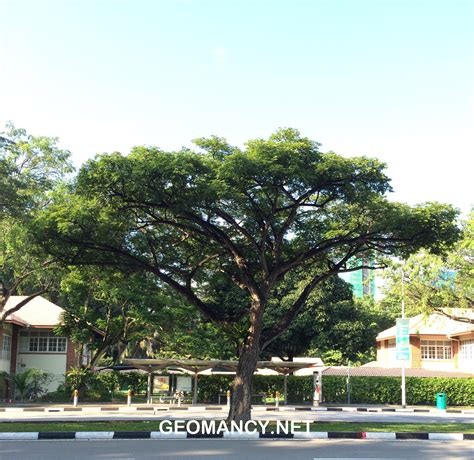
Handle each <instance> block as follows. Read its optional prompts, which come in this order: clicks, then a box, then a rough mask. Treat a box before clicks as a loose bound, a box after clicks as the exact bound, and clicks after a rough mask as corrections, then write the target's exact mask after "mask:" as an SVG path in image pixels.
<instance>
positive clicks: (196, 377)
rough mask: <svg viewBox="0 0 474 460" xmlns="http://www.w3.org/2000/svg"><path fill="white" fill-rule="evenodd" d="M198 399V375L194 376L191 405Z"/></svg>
mask: <svg viewBox="0 0 474 460" xmlns="http://www.w3.org/2000/svg"><path fill="white" fill-rule="evenodd" d="M197 399H198V373H197V372H196V373H195V374H194V393H193V404H197Z"/></svg>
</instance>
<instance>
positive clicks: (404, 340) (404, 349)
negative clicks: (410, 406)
mask: <svg viewBox="0 0 474 460" xmlns="http://www.w3.org/2000/svg"><path fill="white" fill-rule="evenodd" d="M396 358H397V360H398V361H401V362H402V407H403V408H405V407H406V406H407V401H406V379H405V365H406V362H407V361H409V360H410V320H409V319H408V318H405V282H404V273H403V270H402V317H401V318H397V336H396Z"/></svg>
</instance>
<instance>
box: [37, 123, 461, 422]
mask: <svg viewBox="0 0 474 460" xmlns="http://www.w3.org/2000/svg"><path fill="white" fill-rule="evenodd" d="M196 144H197V145H198V146H199V147H200V148H201V151H200V152H194V151H190V150H186V149H184V150H182V151H179V152H163V151H161V150H160V149H158V148H153V147H149V148H146V147H138V148H135V149H133V151H132V152H131V153H130V155H128V156H123V155H121V154H119V153H113V154H109V155H107V154H106V155H101V156H99V157H97V158H96V159H95V160H93V161H89V162H88V163H87V164H86V165H85V166H84V167H83V168H82V169H81V171H80V173H79V175H78V178H77V183H76V186H75V190H74V193H71V194H69V195H66V196H64V195H62V196H60V197H57V200H56V201H55V202H54V203H52V204H51V205H50V206H49V209H48V210H47V212H45V213H44V214H43V215H42V217H41V218H40V219H38V221H37V225H38V235H39V237H40V238H41V239H42V241H43V242H44V244H45V245H46V247H47V249H48V251H50V252H51V253H52V254H54V255H56V256H60V257H63V258H64V259H67V260H68V262H69V263H73V264H95V265H114V266H118V267H121V268H122V269H127V270H137V271H145V272H148V273H151V274H153V275H154V276H155V277H156V279H157V280H159V282H161V283H163V284H166V285H168V286H169V287H171V288H172V289H173V290H175V291H176V292H177V293H179V294H180V295H181V296H182V297H183V298H184V299H186V301H187V302H188V303H189V304H190V305H192V306H194V307H195V308H196V310H198V311H199V312H201V313H202V314H203V315H204V316H206V317H207V318H209V319H210V320H211V321H213V322H214V323H216V324H218V325H222V326H223V327H224V328H228V327H231V325H232V324H235V323H239V322H242V321H243V322H244V323H245V325H246V326H245V333H244V334H243V335H242V337H241V341H240V346H239V365H238V369H237V373H236V376H235V380H234V383H233V394H232V402H231V408H230V412H229V419H232V420H247V419H249V418H250V404H251V382H252V377H253V373H254V371H255V368H256V364H257V360H258V358H259V355H260V353H261V352H262V350H264V349H265V348H266V347H267V346H268V345H269V344H270V343H271V342H272V341H273V340H275V339H276V338H277V337H279V336H280V335H281V334H282V333H283V332H285V330H286V329H287V328H288V327H289V326H290V325H291V323H292V321H293V320H294V319H295V318H296V317H297V316H298V315H299V314H300V312H301V311H302V310H303V308H304V306H305V303H306V301H307V299H308V296H309V295H310V294H311V292H312V291H313V290H314V289H315V288H316V287H317V286H318V285H320V283H322V282H324V281H325V280H327V279H328V278H330V277H333V276H335V275H337V274H338V273H340V272H346V271H352V270H356V269H358V268H360V267H356V266H354V265H353V264H352V265H350V264H348V262H349V261H350V260H351V259H354V257H356V256H358V255H367V254H368V253H370V254H375V253H379V252H380V253H384V254H398V255H401V256H407V255H408V254H410V253H411V252H413V251H416V250H418V249H419V248H421V247H427V248H430V250H432V251H435V252H439V251H442V250H443V249H445V248H446V246H448V245H450V244H451V243H453V242H454V241H455V240H456V238H457V236H458V229H457V227H456V226H455V224H454V223H453V221H454V219H455V217H456V211H455V210H453V208H452V207H450V206H447V205H441V204H435V203H431V204H425V205H422V206H415V207H410V206H408V205H405V204H400V203H394V202H391V201H389V200H388V199H387V198H386V196H385V194H386V193H387V192H389V191H390V184H389V179H388V178H387V176H386V175H385V174H384V172H383V170H384V164H382V163H380V162H379V161H377V160H375V159H370V158H366V157H355V158H344V157H341V156H339V155H337V154H335V153H321V152H320V151H319V144H317V143H316V142H313V141H311V140H309V139H307V138H304V137H301V136H300V134H299V133H298V131H296V130H293V129H282V130H279V131H278V132H276V133H275V134H274V135H272V136H270V138H269V139H267V140H263V139H257V140H252V141H249V142H248V143H247V144H246V147H245V149H244V150H240V149H238V148H235V147H232V146H230V145H229V144H227V143H226V142H225V141H224V140H223V139H220V138H217V137H214V138H211V139H200V140H197V141H196ZM371 268H372V267H371ZM305 272H311V273H312V277H311V279H309V280H307V281H306V282H305V283H304V284H298V291H297V292H295V293H294V300H293V302H292V303H291V304H288V306H287V308H285V309H284V310H283V311H279V312H278V315H279V317H278V319H276V318H275V317H274V316H272V311H270V310H269V309H270V308H271V305H272V299H273V297H274V295H275V293H276V291H277V290H278V288H279V286H280V284H281V283H282V282H283V281H284V280H285V278H287V277H288V276H292V275H293V274H298V273H300V274H301V276H302V277H303V278H302V279H304V278H306V276H305V275H304V273H305ZM222 286H225V287H226V290H224V289H222ZM213 288H215V289H216V291H215V292H210V291H211V290H212V289H213ZM228 289H230V290H228ZM230 296H233V297H234V298H235V307H234V308H229V307H228V304H227V303H224V305H225V308H221V302H220V299H222V298H224V297H230ZM276 313H277V312H275V314H276ZM269 316H272V321H271V322H269V321H268V318H269ZM216 340H219V338H218V337H216Z"/></svg>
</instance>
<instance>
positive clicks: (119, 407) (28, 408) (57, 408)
mask: <svg viewBox="0 0 474 460" xmlns="http://www.w3.org/2000/svg"><path fill="white" fill-rule="evenodd" d="M228 409H229V408H228V407H227V406H226V405H205V404H196V405H184V404H183V405H181V406H177V405H169V404H153V405H148V404H136V405H135V404H132V405H131V406H127V405H125V404H79V405H78V406H77V407H73V405H72V404H70V405H65V404H48V405H33V404H32V405H23V406H20V405H11V406H4V407H0V417H1V415H2V414H1V413H2V412H3V413H9V414H11V413H15V412H16V413H24V412H45V413H57V412H84V413H86V412H87V413H91V412H94V413H96V412H123V413H135V412H141V411H145V412H146V411H150V412H169V411H187V412H193V413H195V412H206V411H213V412H216V411H228ZM252 410H253V411H254V412H328V411H329V412H331V411H332V412H374V413H380V412H402V413H435V414H443V413H447V414H474V409H456V408H455V407H453V408H448V409H447V410H442V409H436V408H434V407H427V406H409V407H407V408H401V407H400V406H387V405H379V406H376V405H352V406H347V405H344V406H343V405H321V406H317V407H315V406H308V405H286V406H285V405H282V406H279V407H276V406H270V405H267V406H260V405H255V406H253V407H252Z"/></svg>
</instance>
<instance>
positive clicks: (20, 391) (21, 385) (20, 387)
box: [9, 369, 35, 402]
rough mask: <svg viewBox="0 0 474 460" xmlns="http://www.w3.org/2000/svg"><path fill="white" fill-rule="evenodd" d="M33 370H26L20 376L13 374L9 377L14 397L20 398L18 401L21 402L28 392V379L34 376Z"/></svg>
mask: <svg viewBox="0 0 474 460" xmlns="http://www.w3.org/2000/svg"><path fill="white" fill-rule="evenodd" d="M34 371H35V369H27V370H26V371H25V372H22V373H21V374H14V375H10V376H9V380H10V381H11V382H12V383H13V389H14V395H15V397H16V396H17V395H19V396H20V401H21V402H23V400H24V399H25V396H26V392H27V391H28V388H29V384H30V379H31V377H32V376H33V374H34Z"/></svg>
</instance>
